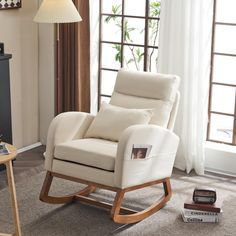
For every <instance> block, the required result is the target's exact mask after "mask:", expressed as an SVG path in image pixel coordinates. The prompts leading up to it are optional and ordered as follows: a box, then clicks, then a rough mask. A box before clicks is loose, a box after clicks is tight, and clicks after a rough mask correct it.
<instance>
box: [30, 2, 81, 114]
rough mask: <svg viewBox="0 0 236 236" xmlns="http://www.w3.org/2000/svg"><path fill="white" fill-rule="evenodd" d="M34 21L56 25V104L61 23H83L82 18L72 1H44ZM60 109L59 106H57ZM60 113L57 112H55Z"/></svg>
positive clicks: (57, 99) (58, 96) (57, 98)
mask: <svg viewBox="0 0 236 236" xmlns="http://www.w3.org/2000/svg"><path fill="white" fill-rule="evenodd" d="M34 21H35V22H38V23H55V24H56V35H57V45H56V53H57V76H56V86H55V88H57V89H56V91H55V93H56V102H57V101H59V100H60V99H59V98H60V96H61V95H60V94H59V93H58V91H59V89H58V86H59V79H60V78H59V77H60V68H59V67H58V65H59V61H60V50H59V48H60V47H59V45H60V39H59V33H60V32H59V23H72V22H79V21H82V18H81V16H80V14H79V12H78V10H77V9H76V7H75V5H74V3H73V2H72V0H43V2H42V4H41V5H40V7H39V10H38V12H37V13H36V15H35V17H34ZM56 107H58V105H56ZM55 113H56V114H57V113H58V112H57V111H56V112H55Z"/></svg>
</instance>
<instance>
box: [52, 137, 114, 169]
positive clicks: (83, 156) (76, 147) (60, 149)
mask: <svg viewBox="0 0 236 236" xmlns="http://www.w3.org/2000/svg"><path fill="white" fill-rule="evenodd" d="M116 151H117V143H116V142H112V141H108V140H102V139H93V138H89V139H77V140H73V141H68V142H65V143H61V144H58V145H56V147H55V152H54V156H55V158H57V159H60V160H65V161H71V162H74V163H78V164H82V165H86V166H92V167H96V168H100V169H104V170H108V171H114V168H115V157H116Z"/></svg>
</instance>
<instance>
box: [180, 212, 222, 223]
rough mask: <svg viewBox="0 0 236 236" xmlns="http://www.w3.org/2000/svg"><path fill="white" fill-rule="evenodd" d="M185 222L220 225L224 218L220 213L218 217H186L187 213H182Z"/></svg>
mask: <svg viewBox="0 0 236 236" xmlns="http://www.w3.org/2000/svg"><path fill="white" fill-rule="evenodd" d="M181 214H182V218H183V221H184V222H186V223H191V222H206V223H218V222H219V221H220V219H221V217H222V214H221V213H218V214H217V215H194V216H190V215H186V214H185V211H184V210H182V211H181Z"/></svg>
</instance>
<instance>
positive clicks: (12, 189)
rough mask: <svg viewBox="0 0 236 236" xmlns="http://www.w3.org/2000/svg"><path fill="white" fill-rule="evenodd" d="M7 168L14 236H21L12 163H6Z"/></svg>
mask: <svg viewBox="0 0 236 236" xmlns="http://www.w3.org/2000/svg"><path fill="white" fill-rule="evenodd" d="M5 165H6V168H7V179H8V186H9V192H10V197H11V204H12V213H13V220H14V224H15V234H14V235H15V236H21V229H20V219H19V212H18V206H17V200H16V188H15V182H14V175H13V168H12V161H8V162H7V163H5Z"/></svg>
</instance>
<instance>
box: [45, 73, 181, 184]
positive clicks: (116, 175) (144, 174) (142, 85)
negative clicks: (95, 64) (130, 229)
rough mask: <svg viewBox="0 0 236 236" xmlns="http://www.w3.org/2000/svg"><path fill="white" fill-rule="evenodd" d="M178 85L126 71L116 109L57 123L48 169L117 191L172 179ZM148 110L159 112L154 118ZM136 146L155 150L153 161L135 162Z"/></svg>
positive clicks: (114, 99) (69, 115)
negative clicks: (159, 180)
mask: <svg viewBox="0 0 236 236" xmlns="http://www.w3.org/2000/svg"><path fill="white" fill-rule="evenodd" d="M178 84H179V78H178V77H177V76H173V75H160V74H152V73H145V72H133V71H127V70H120V71H119V72H118V76H117V81H116V85H115V89H114V92H113V94H112V98H111V104H109V105H108V104H105V106H102V109H101V111H100V112H99V113H98V114H97V116H96V118H94V117H93V116H91V115H89V114H86V113H81V112H68V113H65V114H61V115H59V116H57V117H56V118H55V119H54V120H53V121H52V123H51V125H50V128H49V132H48V141H47V149H46V154H45V157H46V162H45V167H46V169H47V170H49V171H53V172H55V173H59V174H64V175H68V176H72V177H76V178H80V179H84V180H87V181H92V182H96V183H99V184H104V185H108V186H112V187H117V188H126V187H129V186H134V185H138V184H143V183H146V182H148V181H152V180H156V179H161V178H165V177H170V176H171V173H172V168H173V164H174V159H175V155H176V151H177V148H178V143H179V138H178V137H177V136H176V135H175V134H174V133H173V132H172V131H171V130H168V128H170V129H173V127H174V122H175V117H176V113H177V109H178V103H179V95H178ZM117 106H118V107H117ZM147 110H152V111H153V110H155V114H154V117H152V118H151V116H150V111H147ZM140 115H141V118H140ZM136 116H137V117H136ZM127 118H128V121H127ZM122 119H124V120H122ZM150 119H151V120H150ZM150 123H153V124H150ZM94 130H95V131H94ZM91 137H93V138H91ZM109 139H110V140H109ZM111 140H119V141H118V142H113V141H111ZM134 144H142V145H144V144H147V145H152V149H151V152H150V154H149V157H148V158H145V159H136V160H131V151H132V147H133V145H134Z"/></svg>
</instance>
